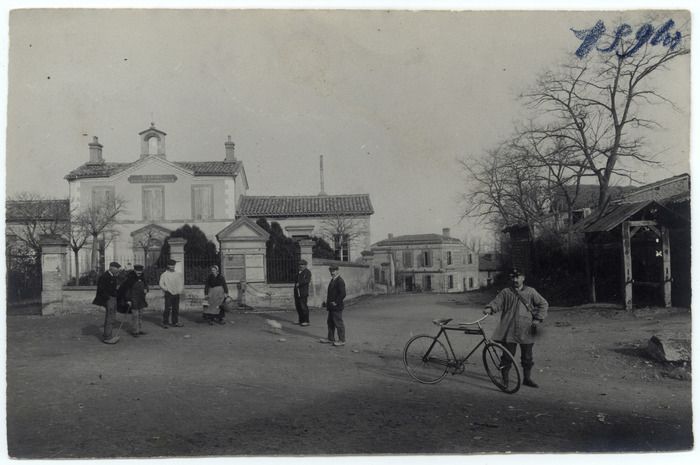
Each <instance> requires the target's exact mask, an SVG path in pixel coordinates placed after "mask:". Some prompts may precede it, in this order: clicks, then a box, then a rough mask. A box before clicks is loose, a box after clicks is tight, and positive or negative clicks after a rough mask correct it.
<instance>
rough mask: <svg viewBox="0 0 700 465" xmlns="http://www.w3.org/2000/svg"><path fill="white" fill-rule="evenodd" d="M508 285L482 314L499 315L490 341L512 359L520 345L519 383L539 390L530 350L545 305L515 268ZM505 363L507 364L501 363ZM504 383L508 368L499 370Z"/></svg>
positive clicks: (542, 318) (545, 308) (544, 311)
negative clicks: (504, 349)
mask: <svg viewBox="0 0 700 465" xmlns="http://www.w3.org/2000/svg"><path fill="white" fill-rule="evenodd" d="M508 276H509V277H510V279H511V281H512V285H511V286H510V287H508V288H506V289H503V290H502V291H501V292H499V293H498V295H497V296H496V297H495V298H494V299H493V300H492V301H491V302H489V303H488V304H487V305H486V308H485V309H484V313H485V314H494V313H499V312H500V313H501V321H500V322H499V323H498V327H497V328H496V330H495V331H494V333H493V336H492V339H493V340H494V341H496V342H498V343H500V344H502V345H503V346H505V348H506V349H508V352H510V353H511V354H513V356H515V351H516V350H517V347H518V345H520V364H521V365H522V367H523V378H524V380H523V384H524V385H525V386H529V387H533V388H536V387H539V386H538V385H537V383H535V382H534V381H533V380H532V366H533V365H534V364H535V362H534V360H533V358H532V347H533V346H534V345H535V339H534V335H535V334H536V333H537V328H538V327H539V325H540V323H542V321H543V320H544V319H545V318H546V316H547V308H549V304H548V303H547V301H546V300H545V299H544V297H542V296H541V295H540V294H539V292H537V291H536V290H535V289H534V288H532V287H528V286H525V285H524V284H523V282H524V281H525V274H524V273H522V272H521V271H520V270H518V269H517V268H513V270H512V271H511V272H510V274H509V275H508ZM504 361H505V362H508V361H506V360H504ZM501 370H502V372H503V373H502V375H503V379H504V381H505V380H506V379H507V378H508V376H507V375H508V371H509V370H510V365H505V366H503V367H502V368H501Z"/></svg>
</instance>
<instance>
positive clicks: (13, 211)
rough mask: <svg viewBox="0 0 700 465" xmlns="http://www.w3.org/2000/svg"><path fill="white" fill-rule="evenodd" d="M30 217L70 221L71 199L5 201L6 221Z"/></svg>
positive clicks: (16, 220)
mask: <svg viewBox="0 0 700 465" xmlns="http://www.w3.org/2000/svg"><path fill="white" fill-rule="evenodd" d="M29 219H31V220H40V221H42V220H43V221H56V220H58V221H70V203H69V200H68V199H57V200H53V199H51V200H8V201H7V202H6V203H5V221H6V222H8V223H11V222H20V221H26V220H29Z"/></svg>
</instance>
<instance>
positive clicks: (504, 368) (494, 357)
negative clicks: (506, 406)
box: [482, 342, 521, 394]
mask: <svg viewBox="0 0 700 465" xmlns="http://www.w3.org/2000/svg"><path fill="white" fill-rule="evenodd" d="M482 356H483V359H484V368H486V374H488V375H489V378H491V381H492V382H493V384H495V385H496V386H497V387H498V389H500V390H501V391H503V392H507V393H508V394H513V393H514V392H516V391H517V390H518V389H520V382H521V378H520V369H519V368H518V366H517V365H516V364H515V359H514V358H513V354H511V353H510V352H508V349H506V348H505V347H503V346H502V345H501V344H499V343H497V342H487V343H486V345H485V346H484V352H483V354H482Z"/></svg>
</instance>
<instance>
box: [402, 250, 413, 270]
mask: <svg viewBox="0 0 700 465" xmlns="http://www.w3.org/2000/svg"><path fill="white" fill-rule="evenodd" d="M403 267H404V268H412V267H413V252H412V251H410V250H404V251H403Z"/></svg>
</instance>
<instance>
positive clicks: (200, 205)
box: [192, 185, 214, 220]
mask: <svg viewBox="0 0 700 465" xmlns="http://www.w3.org/2000/svg"><path fill="white" fill-rule="evenodd" d="M213 204H214V194H213V189H212V186H210V185H203V186H192V218H193V219H195V220H209V219H211V218H213V217H214V205H213Z"/></svg>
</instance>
